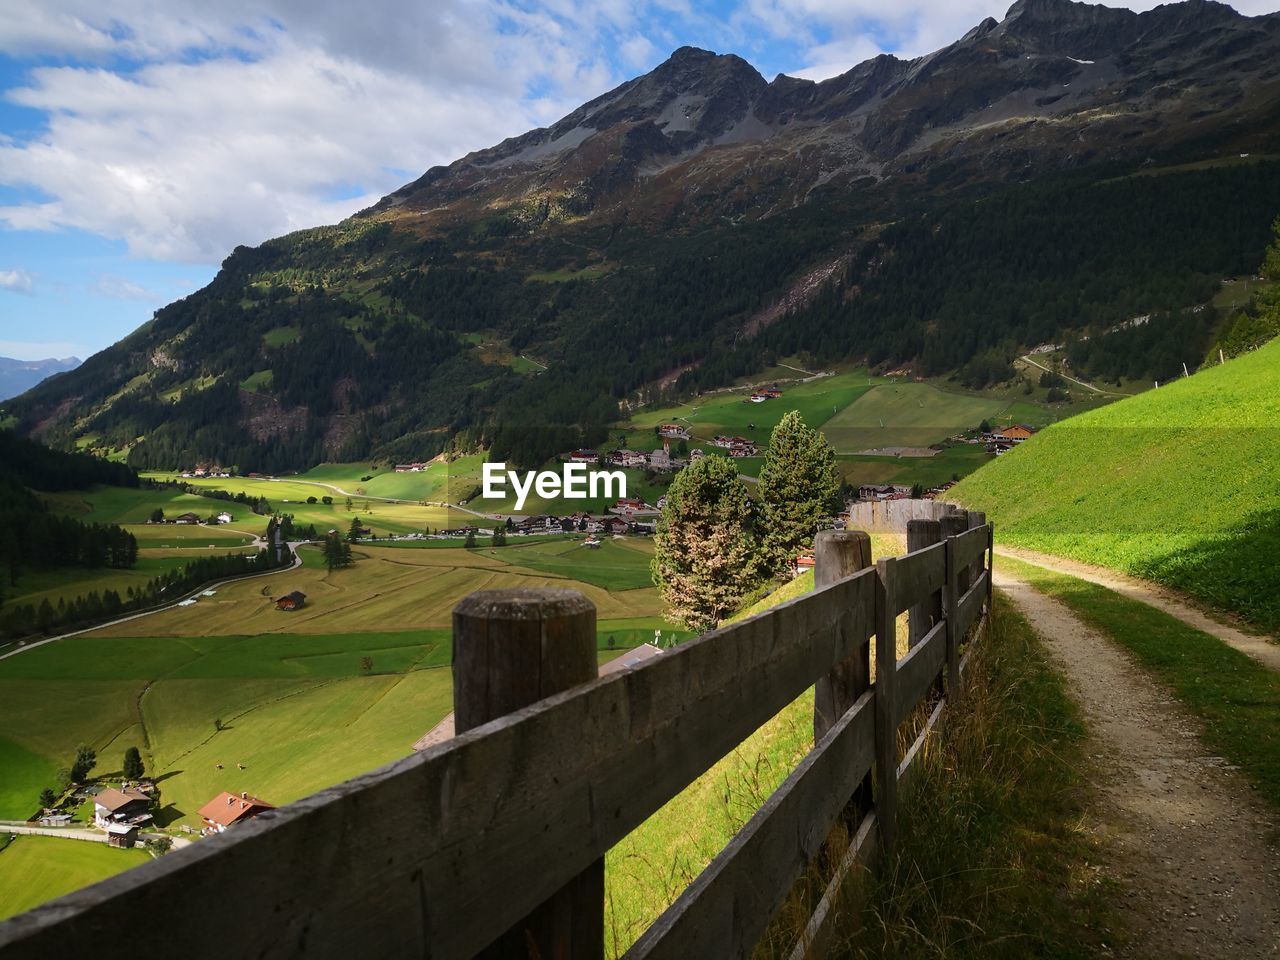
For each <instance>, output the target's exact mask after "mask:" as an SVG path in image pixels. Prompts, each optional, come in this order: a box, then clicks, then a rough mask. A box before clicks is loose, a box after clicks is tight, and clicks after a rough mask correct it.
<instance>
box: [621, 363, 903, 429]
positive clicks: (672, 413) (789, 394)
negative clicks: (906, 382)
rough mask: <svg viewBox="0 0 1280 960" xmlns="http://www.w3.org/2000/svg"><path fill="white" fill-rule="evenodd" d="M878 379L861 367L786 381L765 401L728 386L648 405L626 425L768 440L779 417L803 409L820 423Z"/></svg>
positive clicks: (807, 416) (813, 423) (814, 423)
mask: <svg viewBox="0 0 1280 960" xmlns="http://www.w3.org/2000/svg"><path fill="white" fill-rule="evenodd" d="M877 382H883V381H882V380H880V379H879V378H875V377H872V376H870V375H869V374H868V373H867V372H866V371H865V370H855V371H852V372H849V373H839V374H836V375H835V376H831V377H822V378H819V379H817V380H811V381H809V382H808V383H801V384H781V385H780V388H781V390H782V396H781V397H778V398H777V399H775V400H766V401H765V402H763V403H752V402H751V400H750V396H751V390H749V389H743V390H733V391H726V392H724V393H716V394H709V395H707V396H704V397H698V398H697V399H695V400H692V401H690V402H689V403H684V404H680V405H679V406H673V407H663V408H661V409H658V410H646V411H644V412H642V413H639V414H637V415H636V416H635V417H633V418H632V419H631V420H630V421H629V422H628V423H627V424H625V426H626V427H628V428H631V429H633V430H636V431H641V432H645V431H647V432H650V433H651V432H652V430H653V427H654V426H656V425H657V424H660V423H667V422H675V423H681V424H683V425H685V426H687V427H688V428H689V430H690V432H691V433H692V434H693V436H694V438H695V439H697V440H710V439H711V438H712V437H714V436H716V435H717V434H730V435H734V436H742V437H746V438H747V439H749V440H755V441H756V442H757V443H760V444H764V443H767V442H768V440H769V434H770V433H771V432H772V431H773V428H774V427H776V426H777V425H778V421H780V420H781V419H782V418H783V417H784V416H785V415H786V414H787V413H788V412H789V411H791V410H799V411H800V414H801V415H802V416H803V417H804V419H805V422H806V423H808V424H809V425H810V426H819V425H821V424H823V423H825V422H826V421H827V420H829V419H831V418H832V417H834V416H836V414H837V413H839V411H841V410H843V409H844V408H845V407H847V406H849V404H851V403H853V402H854V401H855V400H856V399H857V398H858V397H860V396H862V395H863V394H864V393H866V392H867V391H869V390H870V389H871V388H872V387H873V386H874V384H875V383H877Z"/></svg>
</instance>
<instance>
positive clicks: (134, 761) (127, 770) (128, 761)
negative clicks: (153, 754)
mask: <svg viewBox="0 0 1280 960" xmlns="http://www.w3.org/2000/svg"><path fill="white" fill-rule="evenodd" d="M120 770H121V772H122V773H123V774H124V777H125V779H126V780H138V779H140V778H141V777H142V775H143V773H145V772H146V769H145V767H144V766H143V764H142V754H141V753H140V752H139V751H138V748H137V747H130V748H129V749H128V750H126V751H125V752H124V763H123V764H122V765H121V767H120Z"/></svg>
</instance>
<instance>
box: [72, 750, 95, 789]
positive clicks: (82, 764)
mask: <svg viewBox="0 0 1280 960" xmlns="http://www.w3.org/2000/svg"><path fill="white" fill-rule="evenodd" d="M97 765H98V755H97V753H96V752H94V749H93V748H92V747H89V746H86V745H85V744H83V743H82V744H80V746H78V747H76V758H75V761H74V762H73V763H72V764H71V779H72V781H74V782H75V783H84V781H85V779H86V778H87V777H88V776H89V771H90V770H92V769H93V768H94V767H96V766H97Z"/></svg>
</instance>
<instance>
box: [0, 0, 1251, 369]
mask: <svg viewBox="0 0 1280 960" xmlns="http://www.w3.org/2000/svg"><path fill="white" fill-rule="evenodd" d="M1008 2H1010V0H897V2H895V3H893V4H886V3H884V2H883V0H714V2H711V3H696V2H693V0H638V2H623V0H432V2H430V3H417V4H406V3H403V2H399V0H364V2H362V3H359V4H352V3H349V2H347V0H253V2H250V0H219V2H218V3H216V4H209V3H207V2H203V0H163V2H161V0H113V2H112V3H111V4H109V5H104V4H102V3H101V0H0V6H3V13H2V14H0V356H14V357H19V358H22V359H37V358H40V357H45V356H67V355H71V354H74V355H77V356H80V357H81V358H84V357H86V356H88V355H89V354H91V353H93V352H95V351H97V350H100V349H102V348H103V347H105V346H107V345H109V344H110V343H113V342H114V341H116V340H118V339H119V338H120V337H122V336H124V335H126V334H127V333H129V332H130V331H131V330H133V329H135V328H136V327H137V326H138V325H140V324H141V323H143V322H145V321H146V320H147V319H149V318H150V316H151V314H152V313H153V312H154V311H155V310H156V309H158V308H159V307H161V306H163V305H164V304H165V303H168V302H170V301H172V300H174V299H176V298H178V297H181V296H185V295H186V294H189V293H191V292H192V291H194V290H197V289H199V288H200V287H201V286H203V285H204V284H206V283H208V281H209V280H210V279H211V278H212V277H213V275H214V273H215V272H216V270H217V266H218V264H219V263H220V262H221V260H222V259H223V258H224V257H225V256H226V255H227V254H228V253H229V252H230V251H231V249H232V248H233V247H235V246H236V245H237V244H248V245H253V244H257V243H261V242H262V241H263V240H266V239H268V238H270V237H272V236H278V235H280V234H282V233H286V232H288V231H290V230H295V229H299V228H302V227H307V226H314V225H317V224H322V223H332V222H336V221H337V220H340V219H342V218H343V217H345V216H347V215H349V214H351V213H353V212H354V211H356V210H358V209H360V208H361V207H363V206H366V205H368V204H369V203H372V202H373V201H374V200H376V199H377V198H378V197H380V196H382V195H384V194H385V193H387V192H389V191H390V190H393V189H395V188H396V187H398V186H400V185H401V184H403V183H405V182H407V181H408V180H411V179H413V178H415V177H417V176H418V175H420V174H421V173H422V172H423V171H424V170H425V169H427V168H428V167H430V166H433V165H435V164H440V163H448V162H450V161H452V160H454V159H456V158H457V157H459V156H461V155H462V154H464V153H466V152H467V151H469V150H473V149H477V148H480V147H484V146H489V145H491V144H493V143H496V142H497V141H499V140H501V139H502V138H504V137H507V136H513V135H516V134H519V133H522V132H524V131H525V130H528V129H530V128H532V127H535V126H543V125H546V124H548V123H550V122H553V121H554V120H556V119H558V118H559V117H561V116H563V115H564V114H566V113H568V112H569V111H570V110H572V109H573V108H574V107H576V106H577V105H578V104H580V103H582V102H584V101H585V100H587V99H590V98H591V97H594V96H597V95H599V94H600V93H603V92H604V91H606V90H608V89H610V88H611V87H613V86H615V85H616V84H618V83H620V82H621V81H623V80H625V79H627V78H629V77H632V76H635V75H637V74H639V73H642V72H644V71H647V70H649V69H651V68H652V67H654V66H656V65H657V64H658V63H660V62H661V61H662V60H664V59H665V58H666V57H667V56H668V55H669V54H670V52H671V51H672V50H673V49H675V48H676V47H679V46H681V45H684V44H692V45H696V46H701V47H705V48H708V49H712V50H716V51H718V52H722V53H737V54H739V55H741V56H743V57H745V58H746V59H747V60H749V61H751V63H753V64H754V65H755V66H756V68H757V69H759V70H760V71H761V73H763V74H764V75H765V76H766V77H768V78H770V79H771V78H772V77H773V76H774V75H776V74H777V73H780V72H785V73H790V74H793V75H798V76H806V77H810V78H812V79H823V78H826V77H829V76H835V75H836V74H838V73H840V72H843V71H844V70H847V69H848V68H849V67H852V66H853V65H855V64H856V63H858V62H860V61H862V60H865V59H867V58H868V57H871V56H874V55H875V54H877V53H880V52H891V53H897V54H899V55H902V56H916V55H919V54H922V53H927V52H929V51H931V50H934V49H937V48H939V47H941V46H943V45H945V44H947V43H949V42H951V41H953V40H955V39H957V38H958V37H959V36H961V35H962V34H963V33H964V32H965V31H966V30H968V29H969V28H970V27H972V26H973V25H974V24H976V23H978V22H979V21H980V20H982V19H983V18H984V17H986V16H995V17H997V18H999V17H1001V16H1003V14H1004V12H1005V8H1006V7H1007V5H1008ZM1117 5H1118V4H1117ZM1126 5H1131V6H1140V7H1150V6H1153V5H1154V3H1153V2H1150V0H1142V2H1140V3H1137V4H1126ZM1235 5H1236V7H1237V9H1239V10H1241V11H1242V12H1245V13H1250V14H1257V13H1263V12H1267V11H1268V10H1270V9H1273V8H1274V7H1275V5H1276V0H1240V2H1239V3H1237V4H1235ZM104 6H109V7H110V11H109V12H104V9H103V8H104Z"/></svg>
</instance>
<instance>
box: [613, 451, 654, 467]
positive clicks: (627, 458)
mask: <svg viewBox="0 0 1280 960" xmlns="http://www.w3.org/2000/svg"><path fill="white" fill-rule="evenodd" d="M609 462H610V463H612V464H614V465H615V466H619V467H643V466H644V465H645V462H646V460H645V455H644V454H643V453H641V452H640V451H639V450H614V451H613V453H611V454H609Z"/></svg>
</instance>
